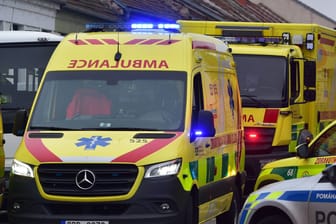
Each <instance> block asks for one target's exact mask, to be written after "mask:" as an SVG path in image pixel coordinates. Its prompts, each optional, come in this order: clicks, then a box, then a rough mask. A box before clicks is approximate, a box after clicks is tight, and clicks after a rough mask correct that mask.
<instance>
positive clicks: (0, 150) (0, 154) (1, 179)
mask: <svg viewBox="0 0 336 224" xmlns="http://www.w3.org/2000/svg"><path fill="white" fill-rule="evenodd" d="M0 104H1V102H0ZM4 142H5V140H4V138H3V125H2V114H1V110H0V210H1V208H2V200H3V196H4V193H5V151H4V147H3V146H4Z"/></svg>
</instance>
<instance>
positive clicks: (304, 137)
mask: <svg viewBox="0 0 336 224" xmlns="http://www.w3.org/2000/svg"><path fill="white" fill-rule="evenodd" d="M312 139H313V134H312V133H311V132H310V131H308V130H307V129H303V130H302V131H300V134H299V138H298V142H297V146H298V145H301V144H303V143H307V144H309V143H310V142H311V140H312Z"/></svg>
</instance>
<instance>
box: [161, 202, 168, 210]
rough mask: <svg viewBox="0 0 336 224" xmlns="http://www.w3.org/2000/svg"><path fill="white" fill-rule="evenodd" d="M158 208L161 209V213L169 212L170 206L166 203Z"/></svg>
mask: <svg viewBox="0 0 336 224" xmlns="http://www.w3.org/2000/svg"><path fill="white" fill-rule="evenodd" d="M160 208H161V210H162V211H168V210H170V205H169V204H168V203H162V204H161V205H160Z"/></svg>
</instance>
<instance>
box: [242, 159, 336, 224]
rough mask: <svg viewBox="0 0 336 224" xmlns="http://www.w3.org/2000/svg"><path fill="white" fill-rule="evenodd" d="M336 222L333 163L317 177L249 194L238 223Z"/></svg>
mask: <svg viewBox="0 0 336 224" xmlns="http://www.w3.org/2000/svg"><path fill="white" fill-rule="evenodd" d="M268 223H272V224H313V223H314V224H334V223H336V164H333V165H331V166H329V167H328V168H326V169H324V170H323V171H322V172H321V173H320V174H317V175H315V176H310V177H304V178H299V179H292V180H285V181H282V182H278V183H273V184H269V185H267V186H264V187H262V188H261V189H259V190H257V191H255V192H253V193H251V194H250V195H249V197H248V198H247V200H246V201H245V204H244V206H243V209H242V210H241V213H240V217H239V220H238V224H268Z"/></svg>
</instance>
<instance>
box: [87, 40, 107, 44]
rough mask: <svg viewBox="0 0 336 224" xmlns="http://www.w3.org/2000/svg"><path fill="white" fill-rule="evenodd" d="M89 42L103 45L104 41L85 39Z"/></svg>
mask: <svg viewBox="0 0 336 224" xmlns="http://www.w3.org/2000/svg"><path fill="white" fill-rule="evenodd" d="M85 40H86V41H87V42H88V43H90V44H93V45H103V44H104V43H103V42H102V41H100V40H97V39H85Z"/></svg>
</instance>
